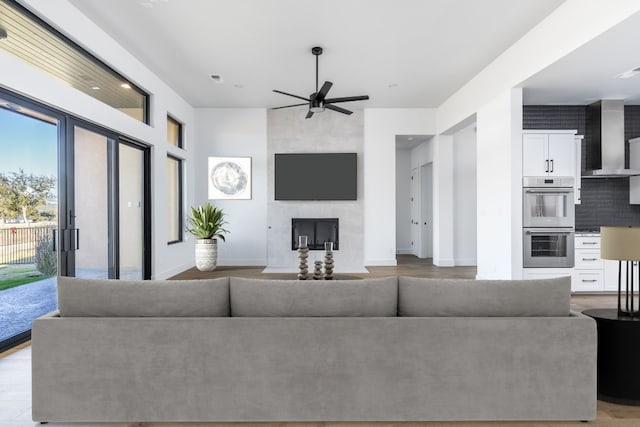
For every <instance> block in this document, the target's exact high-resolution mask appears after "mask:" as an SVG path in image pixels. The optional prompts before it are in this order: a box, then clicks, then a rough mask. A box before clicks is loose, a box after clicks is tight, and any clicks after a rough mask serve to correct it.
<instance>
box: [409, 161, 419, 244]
mask: <svg viewBox="0 0 640 427" xmlns="http://www.w3.org/2000/svg"><path fill="white" fill-rule="evenodd" d="M419 179H420V176H419V175H418V168H413V169H411V187H410V188H411V189H410V191H409V195H410V198H409V200H410V203H411V253H412V254H413V255H415V256H420V181H419Z"/></svg>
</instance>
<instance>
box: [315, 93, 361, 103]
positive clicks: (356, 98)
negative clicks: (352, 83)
mask: <svg viewBox="0 0 640 427" xmlns="http://www.w3.org/2000/svg"><path fill="white" fill-rule="evenodd" d="M367 99H369V95H362V96H345V97H342V98H329V99H325V100H324V102H325V103H328V104H335V103H336V102H349V101H366V100H367Z"/></svg>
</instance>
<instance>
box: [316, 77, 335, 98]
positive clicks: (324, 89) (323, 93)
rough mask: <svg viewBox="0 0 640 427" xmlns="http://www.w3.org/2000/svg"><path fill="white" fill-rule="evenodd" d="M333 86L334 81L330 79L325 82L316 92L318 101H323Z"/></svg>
mask: <svg viewBox="0 0 640 427" xmlns="http://www.w3.org/2000/svg"><path fill="white" fill-rule="evenodd" d="M331 86H333V83H331V82H328V81H327V82H324V84H323V85H322V87H321V88H320V90H319V91H318V93H317V94H316V96H315V99H316V100H318V101H322V100H323V99H324V97H325V96H327V93H329V89H331Z"/></svg>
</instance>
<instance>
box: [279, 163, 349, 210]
mask: <svg viewBox="0 0 640 427" xmlns="http://www.w3.org/2000/svg"><path fill="white" fill-rule="evenodd" d="M275 199H276V200H357V199H358V155H357V153H286V154H276V155H275Z"/></svg>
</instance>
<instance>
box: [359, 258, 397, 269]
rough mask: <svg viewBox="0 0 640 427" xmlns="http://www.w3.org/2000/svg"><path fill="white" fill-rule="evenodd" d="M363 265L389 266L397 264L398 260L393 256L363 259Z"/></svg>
mask: <svg viewBox="0 0 640 427" xmlns="http://www.w3.org/2000/svg"><path fill="white" fill-rule="evenodd" d="M364 265H365V266H372V267H373V266H391V267H395V266H397V265H398V261H396V259H395V258H392V259H365V260H364Z"/></svg>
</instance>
